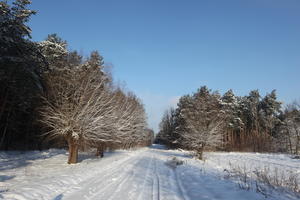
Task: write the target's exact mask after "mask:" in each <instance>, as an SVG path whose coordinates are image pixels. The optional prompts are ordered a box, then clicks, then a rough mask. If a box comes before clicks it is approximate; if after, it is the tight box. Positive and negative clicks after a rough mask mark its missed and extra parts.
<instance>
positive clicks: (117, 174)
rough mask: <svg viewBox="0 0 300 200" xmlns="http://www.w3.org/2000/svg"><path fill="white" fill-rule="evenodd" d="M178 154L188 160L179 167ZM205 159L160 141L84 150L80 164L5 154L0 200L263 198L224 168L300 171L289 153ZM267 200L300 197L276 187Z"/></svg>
mask: <svg viewBox="0 0 300 200" xmlns="http://www.w3.org/2000/svg"><path fill="white" fill-rule="evenodd" d="M174 157H176V158H177V160H180V161H183V164H182V165H178V166H176V165H174V162H172V161H171V160H172V158H174ZM206 157H207V159H206V161H205V162H202V161H199V160H195V159H192V158H191V157H190V156H188V155H187V153H186V152H180V151H174V150H165V149H163V148H162V147H161V146H158V145H156V146H152V147H150V148H143V149H139V150H136V151H116V152H114V153H106V154H105V157H104V158H103V159H97V158H94V157H93V156H91V155H87V154H85V155H81V156H80V160H81V162H80V163H78V164H76V165H68V164H66V160H67V153H66V152H65V151H63V150H49V151H43V152H37V151H34V152H27V153H20V152H0V199H18V200H23V199H26V200H27V199H54V200H60V199H69V200H74V199H78V200H83V199H103V200H113V199H122V200H127V199H132V200H148V199H151V200H154V199H155V200H158V199H165V200H168V199H169V200H181V199H184V200H217V199H224V200H235V199H237V200H243V199H245V200H260V199H266V198H265V196H263V195H262V194H260V193H257V192H256V191H255V190H251V189H250V190H242V189H240V188H239V186H238V185H237V183H236V181H235V180H233V179H226V178H224V175H226V172H225V171H226V170H225V171H224V169H229V168H230V167H231V166H233V165H235V166H246V167H247V170H249V173H250V171H251V170H253V169H254V168H258V167H260V168H263V167H265V166H266V165H267V166H268V167H270V168H275V167H276V168H278V169H280V170H293V171H294V172H300V161H299V160H296V159H291V158H290V157H289V156H288V155H272V154H254V153H207V154H206ZM229 161H230V162H231V164H229ZM267 199H274V200H275V199H276V200H281V199H283V200H285V199H297V197H295V196H290V195H289V194H286V193H283V192H277V191H274V192H273V193H272V195H270V196H269V197H267Z"/></svg>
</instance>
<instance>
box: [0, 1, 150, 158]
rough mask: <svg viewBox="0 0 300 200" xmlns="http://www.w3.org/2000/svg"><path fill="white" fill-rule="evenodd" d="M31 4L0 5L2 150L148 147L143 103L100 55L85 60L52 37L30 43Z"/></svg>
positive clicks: (74, 152) (71, 155)
mask: <svg viewBox="0 0 300 200" xmlns="http://www.w3.org/2000/svg"><path fill="white" fill-rule="evenodd" d="M29 4H30V1H29V0H16V1H14V2H13V3H12V4H8V3H7V2H6V1H1V2H0V16H1V18H0V149H1V150H12V149H13V150H14V149H22V150H28V149H43V148H50V147H66V146H67V147H68V149H69V160H68V162H69V163H76V162H77V154H78V150H79V149H80V150H87V149H90V148H95V149H97V153H96V154H97V155H103V151H104V150H105V149H107V148H110V149H116V148H132V147H136V146H146V145H150V144H151V143H152V140H153V131H152V130H150V129H148V128H147V124H146V114H145V110H144V106H143V104H142V102H141V101H140V100H139V99H138V98H137V97H136V96H135V95H134V94H133V93H131V92H126V91H124V90H122V89H121V87H119V86H116V85H115V84H114V83H113V81H112V77H111V75H110V74H109V73H105V67H106V66H105V64H104V59H103V57H102V56H101V55H100V54H99V53H98V51H93V52H91V54H90V56H88V57H87V58H85V57H83V56H82V55H80V54H78V52H77V51H72V50H70V49H68V44H67V41H64V40H63V39H62V38H60V37H59V36H58V35H56V34H50V35H48V37H47V38H46V39H45V40H44V41H41V42H34V41H32V40H31V37H30V33H31V30H30V28H29V27H28V26H27V25H26V22H28V21H29V19H30V17H31V15H33V14H35V13H36V12H35V11H32V10H30V9H27V6H28V5H29Z"/></svg>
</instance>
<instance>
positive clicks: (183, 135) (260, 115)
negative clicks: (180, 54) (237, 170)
mask: <svg viewBox="0 0 300 200" xmlns="http://www.w3.org/2000/svg"><path fill="white" fill-rule="evenodd" d="M299 110H300V109H299V105H298V104H293V105H290V106H288V108H287V109H286V110H285V111H284V112H283V111H282V109H281V102H279V101H278V100H277V97H276V92H275V90H273V91H272V92H271V93H269V94H267V95H266V96H265V97H263V98H262V97H261V96H260V94H259V92H258V90H253V91H251V92H250V93H249V95H248V96H244V97H238V96H235V95H234V93H233V91H232V90H229V91H227V92H226V93H225V94H224V95H223V96H220V95H219V94H218V92H211V90H209V89H208V88H207V87H206V86H204V87H201V88H200V89H199V90H198V91H197V92H196V93H194V94H193V95H192V96H190V95H185V96H183V97H181V98H180V100H179V103H178V105H177V108H176V110H174V109H172V110H171V111H167V113H166V114H165V115H164V116H163V118H162V121H161V123H160V132H159V133H158V135H157V137H156V140H157V141H159V142H161V143H164V144H166V145H167V146H169V147H171V148H174V147H180V148H185V149H189V150H194V151H196V152H197V154H198V157H199V158H201V157H202V152H203V150H204V149H219V150H226V151H232V150H239V151H256V152H262V151H286V152H291V153H296V154H297V153H299V148H300V146H299V145H300V140H299V139H300V137H299V119H300V117H299V113H300V111H299ZM175 144H176V145H175Z"/></svg>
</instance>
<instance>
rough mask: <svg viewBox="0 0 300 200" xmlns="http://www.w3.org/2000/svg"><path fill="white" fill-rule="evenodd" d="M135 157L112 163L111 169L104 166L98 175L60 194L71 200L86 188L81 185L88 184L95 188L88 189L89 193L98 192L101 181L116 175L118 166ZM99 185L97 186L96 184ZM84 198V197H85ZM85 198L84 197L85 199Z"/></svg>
mask: <svg viewBox="0 0 300 200" xmlns="http://www.w3.org/2000/svg"><path fill="white" fill-rule="evenodd" d="M134 157H135V155H130V156H129V157H127V158H125V159H121V160H117V161H116V162H117V163H113V164H114V166H113V167H112V166H111V165H108V166H106V167H105V168H104V169H101V171H100V172H99V173H96V174H94V176H93V177H92V178H90V179H85V180H83V181H81V182H79V183H77V184H76V185H73V186H70V187H68V188H67V189H65V190H64V191H63V192H62V193H61V194H63V195H66V197H65V198H66V199H68V198H69V199H73V198H72V196H76V195H74V194H76V193H80V192H81V191H82V190H84V189H85V188H86V187H87V186H85V187H81V186H82V185H90V183H91V182H92V183H96V187H91V188H89V189H88V190H89V193H90V194H91V193H93V192H96V191H99V187H101V186H102V185H101V182H103V181H102V180H106V179H107V178H108V177H110V176H112V175H114V174H118V173H117V172H118V170H119V169H120V166H123V165H126V164H127V163H130V162H132V160H134ZM99 182H100V184H99V185H98V184H97V183H99ZM109 186H110V184H108V185H106V186H105V187H104V188H103V187H102V188H101V191H102V190H104V189H105V188H107V187H109ZM85 196H86V195H85ZM85 198H86V197H85Z"/></svg>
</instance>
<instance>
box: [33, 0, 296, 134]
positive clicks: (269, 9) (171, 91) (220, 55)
mask: <svg viewBox="0 0 300 200" xmlns="http://www.w3.org/2000/svg"><path fill="white" fill-rule="evenodd" d="M31 8H32V9H35V10H37V11H38V14H37V15H36V16H33V17H32V18H31V21H30V23H29V25H30V27H31V28H32V31H33V32H32V36H33V39H34V40H36V41H40V40H43V39H44V38H45V37H46V36H47V34H49V33H58V35H60V36H61V37H62V38H63V39H65V40H67V41H68V43H69V48H71V49H73V50H78V51H79V52H81V53H83V54H84V55H87V54H88V53H89V52H90V51H91V50H99V52H100V53H101V54H102V55H103V56H104V59H105V61H106V63H108V64H112V65H113V74H114V77H115V80H116V81H120V82H123V81H124V82H126V85H127V88H128V89H129V90H131V91H133V92H134V93H135V94H137V96H139V97H140V98H141V99H142V101H143V102H144V104H145V106H146V110H147V114H148V118H149V125H150V127H152V128H154V130H155V131H157V130H158V123H159V121H160V119H161V117H162V113H163V112H164V110H165V109H166V108H168V107H169V106H171V105H176V102H177V100H178V98H179V97H180V96H182V95H184V94H188V93H192V92H194V91H196V89H197V88H199V87H200V86H202V85H207V86H208V87H209V88H211V89H213V90H219V91H220V92H221V93H224V92H225V91H227V90H228V89H230V88H232V89H233V91H234V92H235V93H236V94H237V95H246V94H248V93H249V91H250V90H252V89H259V90H260V92H261V94H262V95H265V94H266V93H267V92H271V90H273V89H277V93H278V98H279V99H280V100H281V101H283V102H284V103H289V102H292V101H293V100H296V99H300V12H299V10H300V1H299V0H226V1H224V0H185V1H184V0H126V1H125V0H89V1H82V0H63V1H61V0H51V1H46V0H32V5H31Z"/></svg>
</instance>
